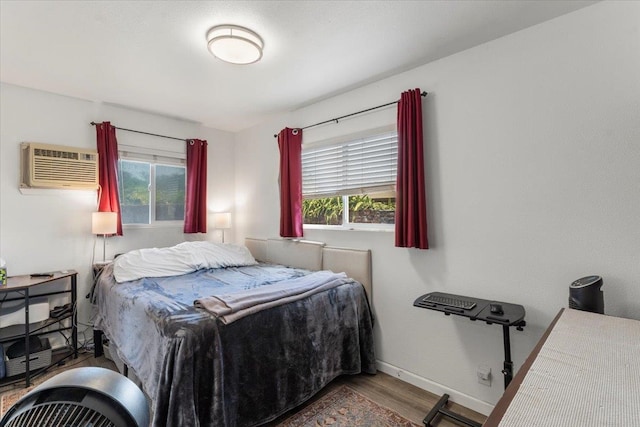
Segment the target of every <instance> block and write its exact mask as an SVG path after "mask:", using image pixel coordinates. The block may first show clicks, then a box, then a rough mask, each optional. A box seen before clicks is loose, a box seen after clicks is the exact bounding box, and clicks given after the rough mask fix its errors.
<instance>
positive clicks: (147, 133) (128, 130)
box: [90, 122, 187, 142]
mask: <svg viewBox="0 0 640 427" xmlns="http://www.w3.org/2000/svg"><path fill="white" fill-rule="evenodd" d="M90 124H91V125H93V126H97V125H99V124H100V123H96V122H91V123H90ZM114 128H116V129H118V130H126V131H127V132H135V133H142V134H145V135H151V136H158V137H160V138H167V139H175V140H176V141H185V142H186V141H187V140H186V139H184V138H176V137H174V136H167V135H159V134H157V133H150V132H142V131H141V130H133V129H126V128H119V127H117V126H114Z"/></svg>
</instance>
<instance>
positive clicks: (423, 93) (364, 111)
mask: <svg viewBox="0 0 640 427" xmlns="http://www.w3.org/2000/svg"><path fill="white" fill-rule="evenodd" d="M427 94H428V93H427V92H422V93H421V94H420V95H421V96H427ZM398 102H400V100H398V101H393V102H387V103H386V104H382V105H378V106H377V107H371V108H367V109H366V110H361V111H356V112H355V113H351V114H347V115H345V116H340V117H336V118H335V119H330V120H325V121H324V122H320V123H315V124H312V125H309V126H305V127H303V128H298V129H302V130H304V129H309V128H312V127H314V126H320V125H324V124H326V123H331V122H336V123H338V120H342V119H345V118H347V117H351V116H355V115H356V114H362V113H366V112H369V111H373V110H377V109H378V108H383V107H388V106H389V105H393V104H397V103H398ZM273 137H274V138H277V137H278V134H274V135H273Z"/></svg>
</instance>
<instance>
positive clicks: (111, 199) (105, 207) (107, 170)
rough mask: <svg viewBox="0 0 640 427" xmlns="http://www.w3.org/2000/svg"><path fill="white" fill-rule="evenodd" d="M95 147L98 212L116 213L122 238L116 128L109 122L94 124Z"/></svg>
mask: <svg viewBox="0 0 640 427" xmlns="http://www.w3.org/2000/svg"><path fill="white" fill-rule="evenodd" d="M96 145H97V149H98V162H99V163H98V182H99V184H100V187H101V190H99V192H98V194H99V198H100V200H99V201H98V211H99V212H117V213H118V231H117V233H116V235H118V236H122V216H121V215H120V197H119V196H118V141H117V140H116V128H115V126H111V123H110V122H102V123H98V124H96Z"/></svg>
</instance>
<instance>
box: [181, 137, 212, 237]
mask: <svg viewBox="0 0 640 427" xmlns="http://www.w3.org/2000/svg"><path fill="white" fill-rule="evenodd" d="M184 232H185V233H206V232H207V141H202V140H199V139H189V140H187V188H186V195H185V201H184Z"/></svg>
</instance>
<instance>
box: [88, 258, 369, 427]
mask: <svg viewBox="0 0 640 427" xmlns="http://www.w3.org/2000/svg"><path fill="white" fill-rule="evenodd" d="M108 268H109V267H107V268H106V269H105V271H104V273H103V275H102V277H101V279H100V283H99V284H98V285H97V287H96V291H95V292H96V298H97V302H98V318H97V320H96V325H97V327H98V328H100V329H102V330H103V331H104V332H105V333H106V334H107V336H108V337H109V338H110V339H111V341H112V342H113V344H115V346H117V348H118V354H119V355H120V356H121V357H122V359H123V361H124V362H125V363H127V364H128V365H129V366H130V367H131V368H133V369H134V370H135V372H136V373H137V374H138V376H139V377H140V379H141V381H142V385H143V389H144V391H145V392H146V393H147V394H148V395H149V396H150V397H151V399H152V401H153V402H152V404H153V409H154V419H153V426H157V427H160V426H175V427H183V426H253V425H259V424H262V423H265V422H267V421H270V420H272V419H274V418H276V417H277V416H279V415H281V414H282V413H284V412H286V411H288V410H290V409H292V408H293V407H295V406H297V405H299V404H300V403H302V402H304V401H305V400H307V399H309V398H310V397H311V396H313V395H314V394H315V393H317V392H318V391H319V390H320V389H321V388H322V387H324V386H325V385H326V384H327V383H329V382H330V381H331V380H333V379H334V378H336V377H337V376H339V375H342V374H356V373H360V372H368V373H375V355H374V344H373V330H372V317H371V312H370V309H369V305H368V302H367V299H366V296H365V293H364V288H363V287H362V285H360V284H359V283H357V282H353V281H346V283H343V284H338V285H337V286H334V287H331V288H329V289H326V290H322V291H320V292H317V293H314V294H311V295H308V296H305V297H304V298H301V299H298V300H295V301H290V302H288V303H286V304H284V305H280V306H274V307H268V308H266V309H264V310H262V311H258V312H255V313H252V314H251V315H248V316H245V317H241V318H239V319H237V320H236V321H234V322H232V323H229V324H224V323H223V322H221V321H220V320H218V319H216V318H215V317H214V316H212V315H211V314H210V313H208V312H207V311H205V310H202V309H197V308H195V307H194V306H193V302H194V301H195V300H197V299H199V298H202V297H206V296H211V295H213V294H215V293H216V292H220V293H223V294H229V293H230V292H232V291H231V290H232V289H234V288H235V289H244V290H246V289H251V288H261V287H263V286H269V284H277V283H278V282H280V281H282V280H291V279H296V278H300V277H302V276H305V275H308V274H309V273H310V272H308V271H305V270H299V269H290V268H284V267H282V266H273V265H267V264H261V265H258V266H249V267H238V268H224V269H215V270H200V271H198V272H194V273H191V274H187V275H183V276H176V277H168V278H154V279H140V280H136V281H132V282H124V283H121V284H117V283H116V282H115V280H114V279H113V277H112V275H111V272H110V271H109V269H108ZM216 290H217V291H216Z"/></svg>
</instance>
